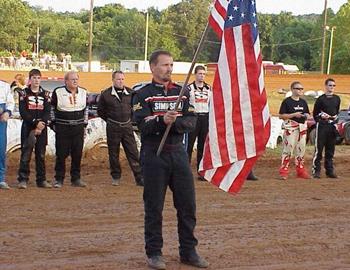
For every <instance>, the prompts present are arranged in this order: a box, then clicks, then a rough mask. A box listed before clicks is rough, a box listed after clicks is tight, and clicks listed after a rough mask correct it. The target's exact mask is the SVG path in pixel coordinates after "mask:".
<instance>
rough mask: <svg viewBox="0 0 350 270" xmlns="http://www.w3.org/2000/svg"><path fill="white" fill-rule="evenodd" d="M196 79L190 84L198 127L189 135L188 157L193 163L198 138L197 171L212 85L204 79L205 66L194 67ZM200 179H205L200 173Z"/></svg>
mask: <svg viewBox="0 0 350 270" xmlns="http://www.w3.org/2000/svg"><path fill="white" fill-rule="evenodd" d="M194 75H195V80H194V81H193V82H192V83H191V84H189V85H188V88H189V90H190V102H191V104H193V106H194V109H195V112H196V114H197V122H196V128H195V130H194V131H192V132H190V133H189V135H188V148H187V154H188V159H189V161H190V163H191V160H192V151H193V145H194V143H195V141H196V139H197V171H198V169H199V163H200V161H201V160H202V156H203V149H204V142H205V138H206V137H207V134H208V126H209V99H210V95H211V87H210V85H209V84H207V83H206V82H205V81H204V79H205V75H206V71H205V67H204V66H196V68H195V69H194ZM198 179H199V180H202V181H205V179H204V177H203V176H201V175H198Z"/></svg>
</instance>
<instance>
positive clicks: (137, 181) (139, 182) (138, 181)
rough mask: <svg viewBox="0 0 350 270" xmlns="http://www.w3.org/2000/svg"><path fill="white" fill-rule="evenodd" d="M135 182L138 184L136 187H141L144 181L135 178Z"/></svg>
mask: <svg viewBox="0 0 350 270" xmlns="http://www.w3.org/2000/svg"><path fill="white" fill-rule="evenodd" d="M135 182H136V186H138V187H143V186H144V182H143V179H142V178H141V179H136V180H135Z"/></svg>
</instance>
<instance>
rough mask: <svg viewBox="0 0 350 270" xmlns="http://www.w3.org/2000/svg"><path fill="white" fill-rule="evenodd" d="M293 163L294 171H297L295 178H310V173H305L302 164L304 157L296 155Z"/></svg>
mask: <svg viewBox="0 0 350 270" xmlns="http://www.w3.org/2000/svg"><path fill="white" fill-rule="evenodd" d="M295 163H296V164H295V165H296V171H297V178H302V179H310V178H311V177H310V175H309V174H308V173H307V171H306V170H305V166H304V159H303V158H301V157H297V158H296V159H295Z"/></svg>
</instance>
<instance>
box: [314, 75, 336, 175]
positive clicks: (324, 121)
mask: <svg viewBox="0 0 350 270" xmlns="http://www.w3.org/2000/svg"><path fill="white" fill-rule="evenodd" d="M334 89H335V80H333V79H331V78H328V79H327V80H326V81H325V93H324V94H323V95H321V96H320V97H318V98H317V100H316V102H315V105H314V110H313V116H314V119H315V121H316V140H315V154H314V158H313V164H312V175H313V177H314V178H316V179H317V178H320V177H321V160H322V152H323V149H325V161H324V168H325V169H326V175H327V177H329V178H338V176H337V174H336V173H335V170H334V164H333V157H334V151H335V138H336V133H337V132H338V131H337V129H336V123H337V120H338V113H339V108H340V98H339V96H337V95H335V94H334Z"/></svg>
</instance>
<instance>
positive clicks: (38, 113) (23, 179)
mask: <svg viewBox="0 0 350 270" xmlns="http://www.w3.org/2000/svg"><path fill="white" fill-rule="evenodd" d="M29 80H30V84H29V86H28V87H27V88H25V89H23V90H18V93H19V113H20V115H21V117H22V120H23V122H22V128H21V158H20V163H19V169H18V177H17V180H18V188H19V189H26V188H27V183H28V181H29V173H30V167H29V165H30V159H31V156H32V152H33V149H34V152H35V167H36V185H37V186H38V187H41V188H51V187H52V186H51V185H50V184H49V183H48V182H47V181H46V170H45V153H46V145H47V127H46V126H47V124H48V122H49V120H50V109H51V105H50V94H49V92H48V91H45V90H44V89H43V88H42V87H41V86H40V83H41V72H40V70H38V69H32V70H31V71H30V72H29Z"/></svg>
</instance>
